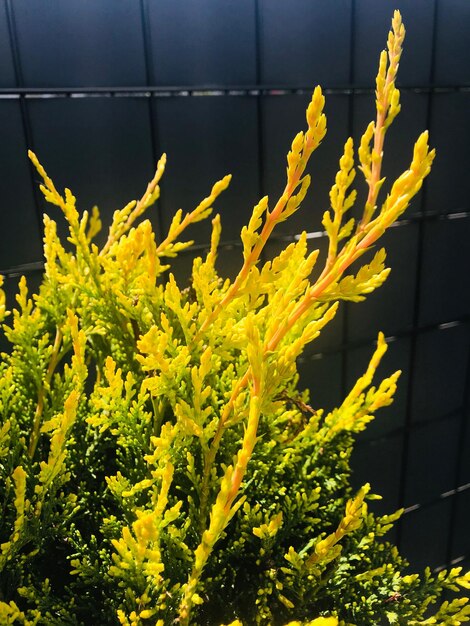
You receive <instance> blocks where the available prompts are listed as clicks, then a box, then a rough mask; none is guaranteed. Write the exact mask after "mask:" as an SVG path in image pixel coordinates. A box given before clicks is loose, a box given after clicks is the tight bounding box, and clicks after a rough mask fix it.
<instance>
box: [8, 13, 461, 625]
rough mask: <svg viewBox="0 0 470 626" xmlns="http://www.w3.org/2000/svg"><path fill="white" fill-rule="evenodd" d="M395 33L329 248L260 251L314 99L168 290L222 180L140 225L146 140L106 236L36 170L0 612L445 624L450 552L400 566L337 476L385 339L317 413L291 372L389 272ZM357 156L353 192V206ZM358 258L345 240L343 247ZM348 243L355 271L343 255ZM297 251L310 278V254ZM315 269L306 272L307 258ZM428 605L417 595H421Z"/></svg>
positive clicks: (300, 179) (365, 495) (400, 190)
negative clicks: (227, 247) (266, 193)
mask: <svg viewBox="0 0 470 626" xmlns="http://www.w3.org/2000/svg"><path fill="white" fill-rule="evenodd" d="M404 33H405V31H404V28H403V25H402V22H401V17H400V14H399V13H398V12H396V13H395V15H394V18H393V22H392V30H391V32H390V35H389V38H388V45H387V50H386V51H384V52H383V53H382V55H381V57H380V65H379V72H378V76H377V82H376V105H377V117H376V120H375V121H374V122H371V123H370V124H369V126H368V127H367V129H366V130H365V132H364V135H363V136H362V139H361V141H360V145H359V147H358V150H357V153H356V151H355V148H354V145H353V141H352V139H348V140H347V141H346V143H345V146H344V154H343V155H342V156H341V158H340V160H339V170H338V173H337V174H336V178H335V180H334V184H333V186H332V189H331V193H330V201H331V208H330V209H329V210H328V211H326V212H325V214H324V216H323V221H322V224H323V227H324V229H325V231H326V233H327V236H328V241H329V245H328V250H327V253H326V257H325V258H320V254H319V252H318V250H314V251H309V250H308V248H307V237H306V233H302V234H301V235H300V236H299V238H298V240H297V241H295V242H294V243H291V244H290V245H288V246H287V247H286V248H285V249H284V250H283V251H282V252H281V253H280V254H279V255H278V256H276V257H275V258H273V259H272V260H270V261H267V262H264V263H261V256H262V252H263V250H264V249H265V246H266V243H267V242H268V240H269V237H270V235H271V233H272V232H273V230H274V229H275V228H276V226H277V225H278V224H279V223H280V222H282V221H284V220H286V219H288V218H289V216H290V215H292V214H293V213H294V212H296V211H297V210H298V209H299V207H300V205H301V203H302V200H303V199H304V197H305V195H306V193H307V190H308V187H309V184H310V176H309V175H307V174H305V168H306V165H307V162H308V159H309V158H310V155H311V154H312V152H313V151H314V150H315V149H316V148H317V147H318V146H319V145H320V143H321V141H322V139H323V137H324V136H325V133H326V118H325V115H324V113H323V107H324V97H323V94H322V91H321V89H320V87H317V88H316V89H315V91H314V92H313V96H312V99H311V102H310V104H309V105H308V108H307V112H306V121H307V129H306V130H305V131H303V132H299V133H298V134H297V135H296V136H295V138H294V140H293V141H292V147H291V150H290V152H289V154H288V155H287V180H286V185H285V188H284V191H283V193H282V195H281V196H280V198H279V199H278V200H277V201H276V202H275V203H272V202H270V201H269V200H268V198H267V197H265V198H262V199H261V200H260V202H259V203H258V204H257V205H256V206H255V207H254V209H253V213H252V216H251V218H250V220H249V223H248V224H247V225H246V226H245V227H244V228H243V229H242V232H241V240H242V244H243V261H242V265H241V269H240V271H239V272H238V274H237V276H236V277H235V279H234V280H233V281H231V280H229V279H223V278H222V277H220V276H219V274H218V272H217V269H216V261H217V248H218V244H219V240H220V236H221V222H220V217H219V216H218V215H216V216H215V217H214V218H213V220H212V237H211V243H210V248H209V250H208V252H207V254H206V256H205V257H198V258H196V259H195V260H194V263H193V268H192V275H191V279H190V284H189V285H188V286H184V287H182V286H180V285H178V284H177V282H176V280H175V278H174V276H173V275H172V274H171V273H169V274H168V270H169V269H170V264H171V259H172V258H173V257H175V256H176V255H177V254H178V253H179V252H181V251H182V250H184V249H185V248H187V247H188V246H189V245H190V244H191V242H189V241H183V242H182V241H180V239H179V238H180V236H181V235H182V233H183V232H184V231H185V229H186V228H187V227H188V226H190V225H191V224H193V223H195V222H197V221H199V220H202V219H205V218H207V217H208V216H209V215H210V214H211V212H212V207H213V204H214V202H215V201H216V199H217V197H218V196H219V194H220V193H222V192H223V191H224V189H225V188H226V187H227V186H228V184H229V182H230V177H229V176H227V177H225V178H223V179H222V180H221V181H219V182H217V183H216V184H215V185H214V187H213V188H212V190H211V192H210V194H209V195H208V197H207V198H205V199H204V200H202V202H201V203H200V204H199V205H198V206H197V207H196V208H195V209H194V210H193V211H191V212H189V213H187V214H186V215H183V213H182V211H178V212H177V213H176V215H175V217H174V218H173V220H172V222H171V224H170V227H169V230H168V233H167V234H166V236H165V235H164V236H162V237H161V238H159V239H157V237H156V235H155V233H154V231H153V229H152V227H151V224H150V221H148V220H145V219H144V220H143V221H140V218H141V216H142V215H143V214H144V212H145V211H146V210H147V209H148V208H149V207H150V206H151V205H152V204H153V203H154V202H155V201H156V200H157V199H158V196H159V189H160V188H159V185H160V179H161V177H162V174H163V171H164V168H165V162H166V159H165V156H163V157H162V158H161V160H160V161H159V163H158V166H157V169H156V174H155V177H154V178H153V180H152V181H151V182H150V183H149V185H148V187H147V190H146V191H145V194H144V195H143V197H142V198H141V199H140V200H139V201H133V202H130V203H129V204H128V205H127V206H125V207H124V208H123V209H121V210H119V211H116V212H115V214H114V217H113V221H112V224H111V226H110V228H109V235H108V238H107V240H106V242H105V244H104V245H103V246H102V247H101V248H99V247H98V246H97V245H96V244H95V243H94V242H93V239H94V237H95V235H96V234H97V232H99V230H100V229H101V222H100V218H99V214H98V212H97V210H93V212H92V213H91V214H89V213H88V212H86V211H85V212H83V213H82V214H79V212H78V210H77V208H76V200H75V197H74V196H73V195H72V193H71V191H70V190H68V189H65V191H64V193H60V192H59V191H58V190H57V189H56V187H55V186H54V183H53V182H52V180H51V179H50V178H49V176H48V175H47V173H46V171H45V170H44V168H43V167H42V166H41V165H40V163H39V161H38V159H37V158H36V156H35V155H34V154H32V153H30V157H31V159H32V161H33V163H34V165H35V166H36V168H37V170H38V172H39V174H40V175H41V177H42V180H43V183H42V185H41V190H42V192H43V194H44V196H45V198H46V199H47V200H48V201H49V202H51V203H52V204H54V205H56V206H57V207H59V209H60V210H61V211H62V213H63V215H64V217H65V219H66V221H67V224H68V229H69V236H68V242H69V244H70V245H69V246H68V247H66V246H64V245H63V244H62V242H61V241H60V239H59V237H58V235H57V228H56V223H55V221H53V220H52V219H50V218H49V217H47V216H45V217H44V255H45V272H44V278H43V281H42V284H41V287H40V289H39V292H38V293H37V294H34V295H33V296H32V297H31V296H30V294H29V291H28V287H27V284H26V280H25V279H24V278H22V279H21V281H20V284H19V293H18V295H17V306H16V308H15V309H14V310H13V312H12V313H8V312H7V311H6V309H5V300H4V296H3V294H2V296H1V298H0V313H1V315H2V318H4V317H5V316H7V315H9V316H10V317H9V319H8V317H7V319H6V322H5V323H4V326H3V328H4V333H5V337H6V339H7V340H8V342H9V344H10V350H9V351H8V353H5V354H3V355H2V360H1V365H0V407H1V422H0V477H1V480H0V502H1V507H2V516H1V520H0V624H2V625H3V624H23V625H25V626H31V625H33V624H34V625H35V624H38V625H40V624H43V625H47V626H53V625H56V626H64V625H74V626H78V625H84V626H89V625H90V624H100V625H101V626H106V625H110V626H111V625H119V624H121V625H122V626H150V625H152V626H163V625H166V624H176V623H178V624H180V625H181V626H188V625H190V624H201V625H202V624H208V625H212V624H214V625H221V624H231V625H232V626H235V625H238V626H241V625H249V624H275V625H278V624H279V625H281V624H282V625H286V624H291V626H294V625H297V624H299V625H300V624H310V625H312V626H340V625H343V626H346V625H354V624H355V625H358V626H360V625H372V624H382V623H383V624H387V623H388V624H400V625H407V626H413V625H416V626H417V625H422V626H424V625H427V624H443V625H444V624H447V625H449V626H450V625H453V624H460V623H462V622H465V621H468V620H469V619H470V607H469V605H468V604H467V599H466V598H463V597H460V596H459V595H457V596H456V597H455V599H453V600H446V601H444V602H442V601H440V602H439V598H440V597H441V596H442V594H443V593H444V592H447V591H453V592H456V591H458V590H459V589H460V588H466V589H468V588H469V587H470V575H469V574H464V573H463V572H462V571H461V569H460V568H454V569H451V570H450V571H443V572H440V573H438V574H436V575H434V574H432V573H431V572H430V570H426V571H425V572H424V574H423V575H421V576H419V575H417V574H408V573H407V574H405V573H404V572H405V567H406V562H405V560H404V559H403V558H402V557H401V556H400V555H399V553H398V551H397V549H396V548H395V547H394V546H393V545H391V544H390V543H388V542H386V541H382V539H381V538H382V536H383V535H384V534H385V533H386V532H387V531H388V530H389V529H390V528H391V526H392V525H393V523H394V522H395V521H396V520H397V519H398V518H399V516H400V514H401V511H398V512H397V513H394V514H391V515H388V516H382V517H377V516H375V515H374V514H372V513H371V512H369V510H368V504H367V503H368V500H369V499H371V498H372V497H373V495H372V494H370V493H369V485H364V486H363V487H362V488H361V489H360V490H359V491H358V492H357V493H353V492H352V488H351V486H350V480H349V479H350V467H349V458H350V454H351V450H352V446H353V443H354V436H355V434H356V433H358V432H360V431H361V430H363V429H364V428H365V427H366V425H367V423H368V422H369V421H370V420H372V419H373V418H374V415H375V413H376V411H377V410H378V409H379V408H381V407H383V406H386V405H389V404H390V403H391V402H392V399H393V394H394V391H395V388H396V383H397V379H398V376H399V372H397V373H395V374H393V375H391V376H390V377H388V378H386V379H385V380H383V381H381V382H378V383H374V382H373V379H374V374H375V371H376V368H377V366H378V363H379V362H380V360H381V358H382V356H383V354H384V353H385V351H386V348H387V346H386V342H385V340H384V337H383V335H382V334H379V337H378V341H377V348H376V350H375V352H374V353H373V355H372V358H371V361H370V364H369V366H368V368H367V370H366V372H365V373H364V375H363V376H361V377H360V378H359V380H358V381H357V382H356V384H355V385H354V386H353V388H352V389H351V391H350V392H349V394H348V395H347V397H346V398H345V400H344V401H343V403H342V404H341V405H340V406H339V407H338V408H336V409H334V410H333V411H331V412H330V413H327V414H325V413H324V412H323V411H322V410H313V409H312V408H311V407H310V405H309V398H308V392H307V391H300V390H299V389H298V374H297V368H296V359H297V357H299V355H300V354H301V353H302V351H303V350H304V348H305V346H306V345H307V344H309V343H310V342H312V341H314V340H315V339H316V338H317V337H318V335H319V334H320V332H321V331H322V329H323V328H324V326H325V325H326V324H328V323H329V322H330V321H331V320H332V319H333V318H334V316H335V314H336V311H337V309H338V306H339V303H340V302H341V301H345V300H346V301H359V300H362V299H364V298H365V297H366V295H367V294H369V293H370V292H371V291H373V290H375V289H376V288H377V287H379V286H380V285H381V284H382V283H383V282H384V280H385V279H386V277H387V275H388V273H389V270H388V269H387V268H386V266H385V252H384V250H382V249H379V250H377V251H375V252H372V248H373V247H374V246H375V244H376V242H377V241H378V240H379V239H380V237H381V236H382V234H383V233H384V232H385V231H386V230H387V228H388V227H389V226H391V224H392V223H393V222H395V220H397V218H399V217H400V215H401V214H402V213H403V212H404V211H405V209H406V208H407V206H408V204H409V203H410V201H411V199H412V198H413V196H414V195H415V194H416V193H417V192H418V191H419V189H420V187H421V185H422V183H423V180H424V178H425V177H426V176H427V175H428V173H429V171H430V168H431V164H432V161H433V158H434V151H433V150H430V149H429V147H428V136H427V133H426V132H424V133H423V134H422V135H421V136H420V137H419V138H418V140H417V141H416V144H415V148H414V152H413V155H412V159H411V164H410V166H409V169H407V170H406V171H405V172H404V173H403V174H402V175H401V176H399V177H398V178H397V180H395V181H394V182H393V183H392V185H391V186H390V189H389V191H388V194H387V195H386V197H385V199H384V200H382V201H379V192H380V190H381V188H382V186H383V185H384V178H383V177H382V175H381V166H382V155H383V147H384V139H385V135H386V132H387V130H388V128H389V126H390V124H391V123H392V122H393V119H394V118H395V116H396V115H397V114H398V113H399V110H400V94H399V90H398V89H397V87H396V85H395V79H396V73H397V69H398V64H399V59H400V55H401V51H402V43H403V38H404ZM356 163H358V168H359V170H360V171H361V173H362V176H363V177H364V179H365V182H366V185H367V188H368V195H367V199H366V202H365V205H364V207H363V210H362V213H361V215H360V218H359V219H358V220H355V219H354V218H352V217H349V214H348V212H349V211H350V209H351V208H352V207H353V206H355V205H356V204H357V199H356V192H355V190H354V188H353V183H354V179H355V175H356ZM364 255H366V257H364ZM363 257H364V258H367V261H365V262H363V264H362V267H360V269H358V270H357V271H356V272H355V273H353V272H352V271H351V266H352V265H353V263H355V262H356V261H358V260H359V259H361V260H362V259H363ZM315 266H317V270H316V275H318V277H317V278H315V279H312V278H311V276H312V270H313V268H314V267H315ZM318 267H320V270H318ZM436 603H437V604H436Z"/></svg>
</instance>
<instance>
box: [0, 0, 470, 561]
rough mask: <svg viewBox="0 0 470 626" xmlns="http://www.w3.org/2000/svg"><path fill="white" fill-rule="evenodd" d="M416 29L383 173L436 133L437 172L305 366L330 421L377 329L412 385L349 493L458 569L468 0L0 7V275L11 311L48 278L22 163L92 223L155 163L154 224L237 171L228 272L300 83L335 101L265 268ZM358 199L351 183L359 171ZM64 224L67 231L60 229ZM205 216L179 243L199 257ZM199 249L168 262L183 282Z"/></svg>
mask: <svg viewBox="0 0 470 626" xmlns="http://www.w3.org/2000/svg"><path fill="white" fill-rule="evenodd" d="M395 8H399V9H400V10H401V11H402V14H403V19H404V22H405V26H406V29H407V38H406V41H405V53H404V57H403V60H402V63H401V67H400V73H399V85H400V86H401V90H402V103H403V111H402V113H401V114H400V116H399V118H398V119H397V120H396V122H395V124H394V125H393V126H392V129H391V131H390V134H389V136H388V138H387V142H386V157H385V170H386V173H387V174H388V175H389V176H391V177H393V176H396V175H397V174H398V173H399V172H400V171H401V170H403V169H405V168H406V166H407V164H408V163H409V161H410V158H411V153H412V146H413V143H414V140H415V138H416V137H417V136H418V134H419V133H420V132H421V131H422V130H424V129H426V128H429V130H430V136H431V145H433V146H435V147H436V148H437V159H436V162H435V167H434V168H433V171H432V173H431V176H430V178H429V180H428V182H426V184H425V185H424V188H423V190H422V192H421V193H420V194H419V196H418V197H417V198H416V199H415V201H414V202H413V205H412V207H411V208H410V209H409V210H408V212H407V214H406V215H405V217H404V218H402V220H401V221H400V222H399V223H398V224H397V225H396V227H394V228H392V229H391V230H390V231H389V233H388V234H387V235H386V236H385V238H384V239H385V244H386V247H387V249H388V254H389V263H390V264H391V267H392V268H393V270H392V274H391V276H390V278H389V280H388V281H387V283H386V285H385V286H384V287H383V288H382V289H381V290H380V291H379V292H377V293H374V294H372V295H371V296H370V297H369V299H368V301H367V302H366V303H362V304H357V305H351V306H350V305H348V306H345V305H343V306H342V309H341V314H340V315H338V316H337V319H336V320H335V322H334V324H333V325H332V326H331V328H329V329H328V330H327V331H325V333H324V335H323V336H322V337H321V338H320V339H319V340H318V341H317V342H316V343H315V344H313V345H312V346H311V347H310V348H309V349H308V351H307V353H306V354H305V356H304V357H303V358H302V359H301V362H300V369H301V372H302V385H303V386H308V387H309V388H311V390H312V393H311V396H312V404H313V405H314V407H322V406H324V407H326V408H331V407H333V406H335V405H337V404H338V403H339V402H341V399H342V397H344V395H345V393H346V392H347V390H348V389H349V387H350V386H351V385H352V383H353V382H354V380H355V379H356V377H357V376H358V375H359V374H361V373H362V371H363V369H364V367H365V366H366V363H367V361H368V358H369V356H370V354H371V352H372V350H373V344H374V341H375V338H376V336H377V332H378V330H383V331H384V332H385V334H386V336H387V338H388V342H389V344H390V346H389V348H390V349H389V352H388V353H387V356H386V357H385V359H384V364H383V365H382V366H381V373H382V374H387V373H391V372H392V371H394V369H397V368H401V369H402V370H403V375H402V377H401V380H400V388H399V391H398V394H397V398H396V402H395V404H394V405H393V406H392V407H390V408H388V409H386V410H383V411H382V413H381V414H379V415H378V417H377V420H376V421H375V422H373V423H372V424H371V426H370V427H369V429H368V431H367V432H366V433H365V434H364V436H361V437H360V441H359V443H358V446H357V450H356V451H355V454H354V466H355V478H354V480H355V483H356V484H357V485H359V484H361V483H363V482H365V481H370V482H371V483H372V487H373V489H374V491H375V492H378V493H381V494H382V495H383V496H384V499H383V501H381V502H379V503H377V504H376V505H375V507H374V508H375V510H378V511H387V512H391V511H393V510H394V509H395V508H397V507H399V506H404V507H406V514H405V516H404V518H403V521H402V523H401V524H400V525H399V527H398V529H397V530H396V531H395V535H394V537H393V539H394V540H396V541H397V542H398V544H399V546H400V548H401V550H402V551H403V553H404V554H405V555H406V556H407V557H408V558H409V559H410V560H411V561H412V563H413V566H414V567H418V568H419V567H422V566H424V565H425V564H430V565H432V566H433V567H440V566H443V565H445V564H449V563H451V562H453V563H462V562H464V561H465V560H466V564H468V563H469V554H470V537H469V532H468V522H465V520H466V519H467V520H468V519H470V458H469V457H470V428H469V427H468V422H469V419H470V409H469V398H470V384H469V380H470V365H469V353H470V349H469V347H470V328H469V319H470V317H469V312H470V289H469V288H468V285H467V281H468V273H469V269H470V247H469V237H470V205H469V192H470V149H469V139H470V116H469V112H470V46H469V45H468V39H469V35H470V2H468V0H407V1H398V0H396V1H389V0H289V1H286V0H1V3H0V120H1V124H0V137H1V141H0V229H1V247H0V270H1V272H2V273H3V274H5V275H6V277H7V279H6V283H7V292H8V295H9V298H10V300H9V301H10V304H11V303H12V299H13V293H14V291H15V289H16V284H17V282H18V277H19V276H20V275H21V274H22V273H24V274H26V276H27V277H28V280H29V282H30V283H31V284H32V285H33V286H35V285H37V284H38V283H39V281H40V277H41V272H42V253H41V237H42V213H43V212H44V211H47V212H48V213H50V214H51V215H53V216H54V217H58V216H57V214H56V210H55V208H54V207H47V206H46V205H45V203H44V202H43V200H42V198H41V197H40V194H39V193H38V190H37V182H38V180H37V179H38V177H37V175H36V174H35V172H33V170H32V168H31V166H30V164H29V162H28V160H27V157H26V150H27V148H28V147H30V148H32V149H34V151H35V152H36V153H37V154H38V156H39V158H40V160H41V161H42V163H43V164H44V166H45V167H46V169H47V171H48V172H49V173H50V175H51V176H52V178H53V179H54V181H55V182H56V184H57V185H58V187H60V188H62V187H63V186H65V185H67V186H69V187H70V188H71V189H72V190H73V191H74V193H75V194H76V195H77V197H78V201H79V205H80V207H81V208H82V209H85V208H86V209H89V208H91V206H92V205H93V204H94V203H97V204H98V206H99V208H100V210H101V212H102V215H103V217H104V222H105V224H109V221H110V216H111V215H112V212H113V211H114V210H115V209H116V208H121V207H122V206H123V205H124V204H125V203H126V202H127V201H128V200H130V199H132V198H136V197H140V195H141V194H142V192H143V190H144V189H145V187H146V184H147V182H148V180H150V178H151V176H152V173H153V169H154V166H155V163H156V161H157V159H158V156H159V155H160V154H161V152H163V151H166V152H167V153H168V157H169V162H168V167H167V173H166V174H165V178H164V181H163V189H162V197H161V201H160V202H159V204H158V207H156V208H153V209H151V212H152V220H153V222H154V224H155V227H156V229H157V232H165V230H166V228H167V227H168V224H169V221H170V219H171V216H172V215H173V213H174V211H175V210H176V209H177V208H179V207H182V208H183V209H184V210H190V209H191V208H193V207H194V206H195V205H196V204H197V202H198V201H199V200H200V199H201V198H203V197H204V196H205V195H207V193H208V191H209V189H210V187H211V185H212V183H213V182H214V181H215V180H217V179H218V178H220V177H222V176H223V175H224V174H226V173H228V172H231V173H233V175H234V177H233V182H232V185H231V187H230V189H229V190H228V191H227V192H226V193H225V194H224V195H223V197H222V198H221V199H220V200H219V202H218V203H217V208H218V210H220V211H221V213H222V223H223V243H222V250H221V254H220V266H221V270H222V271H224V272H227V273H229V274H232V275H233V274H234V273H235V272H236V268H237V267H239V265H240V248H239V244H238V238H239V231H240V228H241V226H242V225H243V224H244V223H245V222H246V221H247V220H248V217H249V215H250V212H251V208H252V206H253V204H254V203H255V202H256V201H257V199H258V198H259V197H260V196H261V195H263V194H265V193H268V194H269V195H270V197H271V198H272V199H275V198H276V194H278V193H279V192H280V190H281V189H282V187H283V185H284V172H285V155H286V152H287V150H288V148H289V145H290V141H291V139H292V137H293V135H294V134H295V133H296V132H297V131H298V130H300V129H303V128H304V127H305V120H304V110H305V106H306V104H307V103H308V100H309V97H310V93H311V89H312V88H313V86H314V85H316V84H317V83H321V84H322V86H323V88H324V90H325V92H326V94H327V105H326V113H327V116H328V125H329V133H328V135H327V137H326V139H325V141H324V142H323V144H322V146H321V147H320V149H319V150H318V151H317V152H316V153H315V154H314V156H313V158H312V162H311V166H310V167H309V170H310V171H311V173H312V176H313V185H312V187H311V191H310V193H309V195H308V198H307V200H306V201H305V203H304V206H303V209H302V210H301V212H299V213H298V214H296V215H295V216H294V217H293V218H292V219H290V220H289V221H287V222H285V223H283V224H282V225H281V227H279V228H278V230H277V231H276V233H275V236H274V237H273V241H272V243H270V244H269V247H268V251H267V254H268V255H269V254H274V253H275V252H276V251H277V250H279V248H280V246H283V245H285V243H286V242H287V241H290V240H292V239H293V237H294V236H295V235H296V234H297V233H298V232H300V231H301V230H303V229H305V230H307V231H308V232H309V233H310V235H309V236H310V238H311V240H312V241H311V243H312V244H316V243H318V244H319V245H320V246H324V244H325V238H324V237H323V235H322V233H321V225H320V218H321V215H322V213H323V210H324V209H325V208H326V206H327V202H328V195H327V194H328V189H329V187H330V186H331V184H332V182H333V180H334V174H335V172H336V169H337V161H338V159H339V157H340V155H341V151H342V145H343V143H344V141H345V139H346V138H347V136H348V134H351V135H353V136H354V137H355V138H359V137H360V135H361V133H362V131H363V130H364V128H365V126H366V124H367V122H368V121H369V120H370V119H372V116H373V114H374V95H373V86H374V78H375V74H376V66H377V60H378V55H379V52H380V50H381V49H382V48H383V47H384V45H385V41H386V36H387V32H388V29H389V24H390V19H391V17H392V14H393V9H395ZM358 186H359V189H360V192H361V193H362V194H364V184H363V183H362V182H361V181H360V176H358ZM59 219H60V218H59ZM209 227H210V223H209V222H207V223H202V224H198V225H196V226H195V227H194V228H193V229H192V232H191V236H192V237H194V238H195V240H196V241H197V244H198V245H199V246H201V245H202V246H203V247H204V246H205V245H206V244H207V242H208V240H209ZM198 245H196V246H195V247H194V248H193V249H192V250H190V251H189V252H187V253H185V254H184V255H182V256H181V257H180V259H179V260H178V261H177V262H176V263H175V272H176V274H177V275H178V277H180V278H183V277H185V276H187V275H188V273H189V271H190V267H191V259H192V257H193V256H194V255H195V254H196V253H197V250H198V249H200V247H198Z"/></svg>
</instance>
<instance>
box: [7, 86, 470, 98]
mask: <svg viewBox="0 0 470 626" xmlns="http://www.w3.org/2000/svg"><path fill="white" fill-rule="evenodd" d="M398 86H399V89H400V91H401V92H402V93H416V94H441V93H443V94H444V93H470V85H416V86H410V85H401V86H400V85H398ZM313 87H314V85H310V86H305V85H301V86H298V87H292V86H288V87H286V86H285V85H250V86H238V85H231V86H227V85H198V86H194V85H192V86H188V85H177V86H173V85H168V86H161V87H159V86H127V87H112V86H109V87H0V99H1V98H5V99H8V98H67V97H70V98H93V97H100V98H106V97H108V98H111V97H120V98H126V97H127V98H151V97H156V98H188V97H204V96H205V97H221V96H228V97H234V96H235V97H236V96H244V97H259V96H305V95H309V94H311V93H312V90H313ZM322 91H323V93H324V94H325V95H339V96H349V95H356V94H358V95H362V94H374V93H375V88H374V87H371V86H358V85H351V86H344V87H323V86H322Z"/></svg>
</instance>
